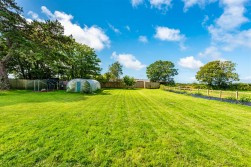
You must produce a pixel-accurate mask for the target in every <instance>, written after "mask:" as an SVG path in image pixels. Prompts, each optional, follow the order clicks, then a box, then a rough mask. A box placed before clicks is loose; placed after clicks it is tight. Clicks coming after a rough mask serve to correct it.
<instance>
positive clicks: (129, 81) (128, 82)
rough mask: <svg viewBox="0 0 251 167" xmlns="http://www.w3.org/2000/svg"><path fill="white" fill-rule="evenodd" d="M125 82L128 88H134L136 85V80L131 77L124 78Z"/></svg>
mask: <svg viewBox="0 0 251 167" xmlns="http://www.w3.org/2000/svg"><path fill="white" fill-rule="evenodd" d="M123 82H124V84H125V85H126V86H127V87H132V86H133V85H134V84H135V80H134V78H133V77H129V76H128V75H126V76H124V78H123Z"/></svg>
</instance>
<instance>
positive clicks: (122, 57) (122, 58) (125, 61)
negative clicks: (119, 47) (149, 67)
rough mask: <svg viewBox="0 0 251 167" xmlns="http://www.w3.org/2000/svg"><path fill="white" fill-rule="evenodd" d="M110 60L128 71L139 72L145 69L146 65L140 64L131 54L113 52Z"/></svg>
mask: <svg viewBox="0 0 251 167" xmlns="http://www.w3.org/2000/svg"><path fill="white" fill-rule="evenodd" d="M112 58H113V59H114V60H116V61H119V62H120V63H121V64H122V65H123V66H125V67H126V68H129V69H133V70H141V69H142V68H145V67H146V65H144V64H142V63H141V62H140V61H139V60H137V59H136V57H134V56H133V55H132V54H117V53H116V52H113V53H112Z"/></svg>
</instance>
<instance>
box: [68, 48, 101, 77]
mask: <svg viewBox="0 0 251 167" xmlns="http://www.w3.org/2000/svg"><path fill="white" fill-rule="evenodd" d="M72 51H73V52H72V54H71V55H70V59H71V63H70V65H71V68H69V69H70V70H69V74H70V79H72V78H86V79H89V78H95V77H97V76H98V75H100V71H101V68H100V62H101V61H100V59H99V58H98V57H97V55H96V53H95V51H94V49H92V48H90V47H89V46H87V45H83V44H79V43H75V44H74V46H73V48H72Z"/></svg>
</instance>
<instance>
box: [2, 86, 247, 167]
mask: <svg viewBox="0 0 251 167" xmlns="http://www.w3.org/2000/svg"><path fill="white" fill-rule="evenodd" d="M0 166H1V167H2V166H3V167H4V166H11V167H12V166H25V167H26V166H251V107H248V106H242V105H236V104H229V103H224V102H218V101H210V100H204V99H199V98H194V97H190V96H186V95H180V94H175V93H171V92H166V91H162V90H149V89H148V90H144V89H142V90H105V91H103V93H101V94H97V95H89V96H87V95H82V94H71V93H65V92H63V91H60V92H50V93H34V92H29V91H10V92H0Z"/></svg>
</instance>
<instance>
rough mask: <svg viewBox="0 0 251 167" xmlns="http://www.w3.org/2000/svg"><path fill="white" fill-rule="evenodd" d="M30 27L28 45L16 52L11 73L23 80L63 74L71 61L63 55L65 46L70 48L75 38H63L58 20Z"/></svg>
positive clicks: (27, 36)
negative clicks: (65, 65)
mask: <svg viewBox="0 0 251 167" xmlns="http://www.w3.org/2000/svg"><path fill="white" fill-rule="evenodd" d="M28 26H29V32H27V33H26V38H27V41H29V43H28V44H27V45H23V46H22V48H19V49H17V50H16V52H17V53H16V54H15V55H14V56H12V58H11V63H9V64H8V68H9V72H11V73H14V74H16V76H17V77H18V78H24V79H45V78H51V77H53V76H55V75H58V74H60V73H61V71H62V68H63V66H64V64H65V61H66V59H67V58H68V55H67V54H64V50H65V46H66V45H71V44H72V40H73V39H71V37H68V36H65V35H64V28H63V26H62V25H61V24H60V23H59V22H58V21H46V22H38V21H32V22H31V23H29V24H28Z"/></svg>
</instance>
